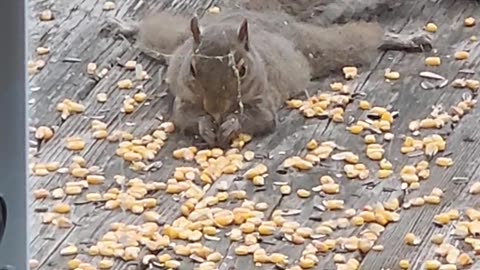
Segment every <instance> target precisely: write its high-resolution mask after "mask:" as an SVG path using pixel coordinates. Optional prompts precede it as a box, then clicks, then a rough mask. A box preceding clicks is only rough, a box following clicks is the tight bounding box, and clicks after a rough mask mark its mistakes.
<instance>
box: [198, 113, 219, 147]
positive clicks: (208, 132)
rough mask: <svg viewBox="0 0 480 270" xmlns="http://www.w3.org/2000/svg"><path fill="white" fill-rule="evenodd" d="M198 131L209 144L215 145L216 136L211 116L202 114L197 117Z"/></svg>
mask: <svg viewBox="0 0 480 270" xmlns="http://www.w3.org/2000/svg"><path fill="white" fill-rule="evenodd" d="M198 132H199V134H200V137H202V139H203V140H204V141H205V142H206V143H208V145H209V146H211V147H213V146H215V144H216V139H217V136H216V134H215V125H214V124H213V119H212V118H211V117H208V116H202V117H201V118H200V119H199V121H198Z"/></svg>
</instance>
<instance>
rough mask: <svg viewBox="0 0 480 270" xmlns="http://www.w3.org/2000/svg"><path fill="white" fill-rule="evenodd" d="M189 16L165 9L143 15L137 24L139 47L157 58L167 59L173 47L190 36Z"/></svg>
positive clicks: (173, 49)
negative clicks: (172, 12) (143, 17)
mask: <svg viewBox="0 0 480 270" xmlns="http://www.w3.org/2000/svg"><path fill="white" fill-rule="evenodd" d="M189 21H190V18H189V17H186V16H184V15H180V14H175V15H174V14H171V13H168V12H166V11H162V12H158V13H153V14H150V15H148V16H147V17H145V19H143V20H142V22H141V23H140V25H139V32H138V37H137V39H138V41H139V46H140V47H141V48H140V49H141V50H142V51H144V52H145V53H147V54H148V55H150V56H152V57H154V58H157V59H162V60H163V59H168V58H169V57H165V56H168V55H171V54H172V53H173V52H174V51H175V49H176V48H177V47H178V46H180V45H181V44H182V43H183V42H185V40H187V39H188V38H189V36H190V30H189V28H188V27H189V25H190V23H189Z"/></svg>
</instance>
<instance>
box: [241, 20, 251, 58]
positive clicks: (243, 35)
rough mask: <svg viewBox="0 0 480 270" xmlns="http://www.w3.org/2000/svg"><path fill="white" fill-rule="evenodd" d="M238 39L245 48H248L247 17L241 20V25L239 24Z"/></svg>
mask: <svg viewBox="0 0 480 270" xmlns="http://www.w3.org/2000/svg"><path fill="white" fill-rule="evenodd" d="M238 41H239V42H241V43H243V46H245V50H247V51H248V50H249V46H248V21H247V19H244V20H243V22H242V25H241V26H240V29H239V30H238Z"/></svg>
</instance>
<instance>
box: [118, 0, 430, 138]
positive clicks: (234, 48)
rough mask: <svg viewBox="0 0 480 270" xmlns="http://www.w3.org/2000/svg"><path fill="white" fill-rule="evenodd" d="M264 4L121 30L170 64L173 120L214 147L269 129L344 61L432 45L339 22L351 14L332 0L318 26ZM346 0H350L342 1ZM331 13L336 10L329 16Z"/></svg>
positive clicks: (165, 17)
mask: <svg viewBox="0 0 480 270" xmlns="http://www.w3.org/2000/svg"><path fill="white" fill-rule="evenodd" d="M262 1H272V2H271V3H273V4H272V5H268V3H267V2H263V3H266V5H264V4H261V5H257V6H256V7H255V8H252V6H251V7H250V8H249V7H248V5H244V6H240V7H238V8H224V9H222V11H221V12H220V13H219V14H210V13H207V14H206V15H205V16H203V17H202V18H201V19H198V18H197V17H196V16H193V17H187V16H184V15H174V14H171V13H169V12H165V11H164V12H158V13H153V14H150V15H148V16H146V17H145V18H144V19H143V20H142V21H141V22H140V23H138V24H134V25H129V26H128V27H125V25H123V26H121V27H120V33H122V34H124V35H126V36H135V37H136V39H137V43H138V44H139V47H140V48H141V49H142V50H143V51H144V52H146V53H147V54H148V55H150V56H153V57H155V58H157V59H159V60H162V59H163V60H166V61H167V62H168V69H167V75H166V77H167V79H166V81H167V82H168V84H169V90H170V92H171V93H172V94H173V96H174V97H175V99H174V104H173V115H172V118H173V119H172V120H173V122H174V123H175V125H176V127H177V128H178V129H179V130H180V131H182V132H184V133H186V134H196V135H200V137H202V138H203V139H204V140H205V141H206V142H207V143H208V144H209V146H211V147H213V146H221V147H227V146H228V145H229V143H230V141H231V139H232V138H234V137H235V136H237V135H238V134H239V133H246V134H249V135H252V136H261V135H265V134H267V133H270V132H272V131H273V130H274V129H275V127H276V124H277V121H278V120H277V112H278V110H279V109H280V108H281V107H282V106H283V104H284V103H285V101H286V100H287V99H289V98H292V97H294V96H298V95H299V94H301V93H303V91H304V90H305V89H306V87H307V85H308V83H309V82H310V80H311V79H319V78H324V77H326V76H327V75H329V74H331V73H332V72H338V71H339V70H341V68H342V67H344V66H349V65H354V66H363V65H368V64H369V63H370V62H371V61H372V60H373V59H374V58H375V57H376V56H377V55H378V50H405V51H413V52H415V51H417V52H420V51H424V50H426V51H428V50H431V42H430V38H429V37H428V35H427V34H423V33H421V34H414V35H395V34H391V33H385V32H384V30H383V29H382V27H381V26H380V24H379V23H377V22H374V21H373V22H368V21H366V20H363V19H361V18H360V19H359V20H352V21H351V22H346V23H345V22H343V23H337V22H338V20H340V19H345V16H346V15H345V14H347V15H348V16H350V17H354V16H353V15H352V14H355V12H352V11H351V8H350V9H345V10H346V11H345V13H342V11H341V10H340V11H339V7H338V3H336V2H335V1H334V3H333V4H326V6H325V7H324V8H323V13H322V14H320V15H319V16H320V17H322V16H323V17H322V18H324V20H323V21H322V19H316V23H315V22H312V21H311V18H310V19H308V18H307V16H304V17H303V20H302V19H299V18H298V17H295V16H293V15H292V12H293V13H294V12H295V11H290V12H286V11H285V10H283V9H282V8H285V6H283V7H282V6H278V8H277V6H276V5H277V4H278V3H280V2H273V1H284V3H287V2H286V1H287V0H262ZM301 1H303V2H305V3H307V2H308V3H312V2H315V1H312V0H310V1H307V0H301ZM348 1H350V2H352V0H341V1H340V2H348ZM369 1H370V2H375V3H376V4H378V3H379V2H386V0H369ZM317 2H318V1H317ZM355 2H362V1H355ZM249 3H250V4H252V3H253V4H255V3H262V2H259V0H249V1H246V4H249ZM331 5H334V6H331ZM253 6H255V5H253ZM377 6H378V5H377ZM245 7H247V8H245ZM258 7H260V8H258ZM272 7H273V8H272ZM362 8H365V7H362ZM329 10H333V11H334V12H335V14H333V15H332V14H330V16H329V12H330V11H329ZM379 10H380V9H375V11H377V12H378V11H379ZM333 11H332V12H333ZM360 12H361V10H360ZM309 20H310V21H309Z"/></svg>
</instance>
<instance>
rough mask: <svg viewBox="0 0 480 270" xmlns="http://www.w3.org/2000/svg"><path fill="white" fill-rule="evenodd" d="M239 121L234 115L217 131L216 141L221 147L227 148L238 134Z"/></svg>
mask: <svg viewBox="0 0 480 270" xmlns="http://www.w3.org/2000/svg"><path fill="white" fill-rule="evenodd" d="M241 127H242V126H241V124H240V120H239V119H238V117H237V116H236V115H232V116H229V117H227V119H226V120H225V122H223V123H222V124H221V125H220V128H219V130H218V140H219V144H220V145H221V146H228V145H229V144H230V142H231V140H232V139H233V138H234V137H235V136H237V135H238V134H239V133H240V129H241Z"/></svg>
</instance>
